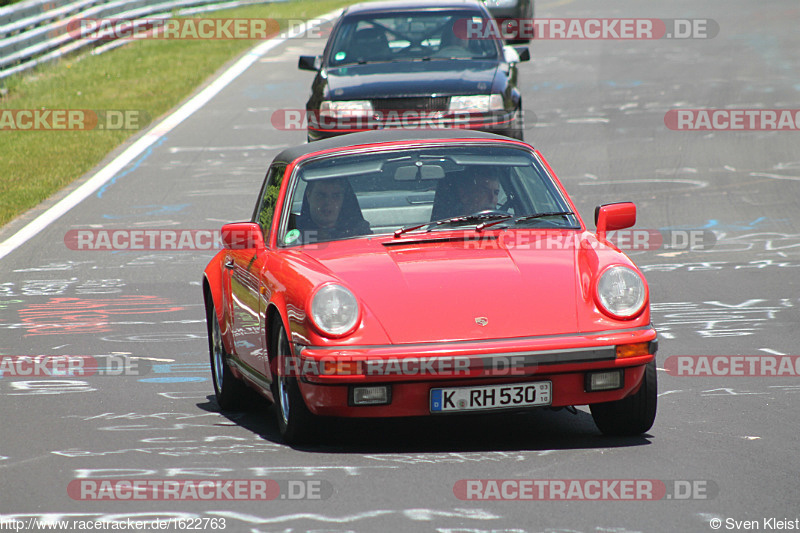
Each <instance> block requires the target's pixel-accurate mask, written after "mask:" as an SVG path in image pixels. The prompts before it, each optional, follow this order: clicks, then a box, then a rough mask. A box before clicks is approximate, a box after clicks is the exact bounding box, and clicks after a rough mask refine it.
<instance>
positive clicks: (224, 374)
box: [206, 303, 247, 411]
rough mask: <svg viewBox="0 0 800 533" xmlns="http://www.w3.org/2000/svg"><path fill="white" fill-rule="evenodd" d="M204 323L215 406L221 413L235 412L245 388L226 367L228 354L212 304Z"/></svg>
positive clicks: (241, 400)
mask: <svg viewBox="0 0 800 533" xmlns="http://www.w3.org/2000/svg"><path fill="white" fill-rule="evenodd" d="M206 323H207V324H208V351H209V355H210V357H211V378H212V381H213V382H214V395H215V396H216V397H217V404H219V406H220V408H221V409H222V410H223V411H230V410H235V409H237V408H240V407H242V404H243V403H244V402H243V398H244V395H245V394H246V392H247V387H246V386H245V384H244V383H242V382H241V381H239V380H238V379H236V377H235V376H234V375H233V372H231V369H230V367H229V366H228V353H227V351H226V350H225V345H224V344H223V342H222V331H221V330H220V327H219V319H218V318H217V313H216V311H215V310H214V304H213V303H211V304H210V305H209V306H208V316H206Z"/></svg>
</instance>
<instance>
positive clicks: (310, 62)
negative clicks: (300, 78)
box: [297, 56, 322, 72]
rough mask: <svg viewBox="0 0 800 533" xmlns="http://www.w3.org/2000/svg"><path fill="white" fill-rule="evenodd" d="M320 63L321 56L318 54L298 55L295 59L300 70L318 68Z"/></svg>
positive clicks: (315, 69)
mask: <svg viewBox="0 0 800 533" xmlns="http://www.w3.org/2000/svg"><path fill="white" fill-rule="evenodd" d="M321 65H322V58H321V57H320V56H300V59H299V60H298V61H297V68H299V69H300V70H313V71H315V72H316V71H317V70H319V68H320V66H321Z"/></svg>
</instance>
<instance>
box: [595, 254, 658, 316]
mask: <svg viewBox="0 0 800 533" xmlns="http://www.w3.org/2000/svg"><path fill="white" fill-rule="evenodd" d="M646 298H647V290H646V288H645V286H644V282H643V281H642V278H641V277H640V276H639V274H637V273H636V272H634V271H633V270H631V269H630V268H628V267H624V266H614V267H611V268H609V269H608V270H606V271H605V272H603V275H602V276H600V281H598V282H597V301H598V302H599V303H600V306H601V308H602V310H603V311H605V312H606V313H608V314H610V315H611V316H613V317H614V318H631V317H633V316H635V315H637V314H639V312H641V310H642V307H643V306H644V302H645V299H646Z"/></svg>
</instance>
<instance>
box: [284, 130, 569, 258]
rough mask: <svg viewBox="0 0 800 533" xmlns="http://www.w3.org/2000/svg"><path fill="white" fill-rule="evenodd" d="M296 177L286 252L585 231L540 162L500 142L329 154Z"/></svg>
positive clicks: (287, 222) (291, 188)
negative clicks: (404, 237)
mask: <svg viewBox="0 0 800 533" xmlns="http://www.w3.org/2000/svg"><path fill="white" fill-rule="evenodd" d="M291 179H292V181H291V183H290V185H289V194H288V195H287V201H288V202H289V204H288V205H289V206H290V213H289V214H288V215H287V214H284V217H283V219H284V223H283V224H282V225H281V228H282V231H281V232H280V233H279V235H278V239H279V240H278V242H279V243H281V244H282V245H284V246H293V245H299V244H308V243H311V242H322V241H332V240H340V239H347V238H353V237H361V236H365V235H382V234H394V235H399V234H402V233H405V232H410V231H419V232H430V231H438V230H445V229H447V230H453V229H464V230H470V231H473V230H474V229H475V227H476V226H478V225H480V224H483V225H484V227H486V226H497V227H524V228H560V229H579V228H580V223H579V222H578V219H577V217H576V215H575V214H574V213H572V211H571V208H570V205H569V203H568V202H567V201H566V199H565V198H564V196H563V194H562V193H561V191H560V190H559V189H558V187H557V186H556V184H555V183H554V181H553V179H552V178H551V177H550V175H549V174H548V173H547V172H546V171H545V169H544V168H543V166H542V164H541V163H540V162H539V161H538V160H537V159H536V157H534V155H533V154H532V153H531V152H530V151H527V150H524V149H520V148H514V147H508V146H501V145H498V144H495V145H489V144H480V145H479V144H474V145H461V146H452V145H451V146H439V147H414V148H402V149H397V148H395V149H391V150H386V151H377V152H375V151H371V152H366V153H356V154H351V155H341V154H335V155H328V156H324V157H319V158H315V159H312V160H309V161H307V162H305V163H303V164H301V165H299V166H298V168H297V169H296V170H295V172H294V173H293V175H292V178H291Z"/></svg>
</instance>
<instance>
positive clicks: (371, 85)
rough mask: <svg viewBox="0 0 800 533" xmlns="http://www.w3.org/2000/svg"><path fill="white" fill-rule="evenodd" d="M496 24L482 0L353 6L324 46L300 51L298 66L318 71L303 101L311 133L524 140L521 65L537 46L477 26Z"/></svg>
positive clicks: (417, 0)
mask: <svg viewBox="0 0 800 533" xmlns="http://www.w3.org/2000/svg"><path fill="white" fill-rule="evenodd" d="M492 23H493V17H492V16H491V15H490V13H489V12H488V11H487V9H486V7H485V6H484V5H483V4H482V3H480V2H478V1H476V0H412V1H410V2H409V1H405V2H397V1H383V2H370V3H364V4H357V5H354V6H351V7H349V8H347V9H346V10H345V11H344V13H343V14H342V16H341V17H340V18H339V20H338V21H337V22H336V24H335V26H334V28H333V30H332V32H331V36H330V38H329V39H328V43H327V45H326V46H325V51H324V53H323V55H322V56H301V57H300V61H299V65H298V66H299V68H301V69H304V70H314V71H316V72H317V75H316V77H315V78H314V82H313V85H312V92H311V98H310V99H309V100H308V103H307V104H306V110H307V120H308V139H309V140H317V139H322V138H326V137H331V136H334V135H339V134H342V133H349V132H354V131H365V130H371V129H385V128H405V129H431V128H451V127H453V128H467V129H475V130H481V131H488V132H493V133H500V134H503V135H507V136H510V137H514V138H517V139H522V129H523V124H522V98H521V96H520V92H519V90H518V89H517V84H516V82H517V64H518V63H519V62H521V61H527V60H528V59H530V54H529V52H528V49H527V47H524V46H522V47H511V46H505V45H504V43H503V41H502V40H501V39H500V38H498V37H497V36H496V34H495V35H489V36H487V32H481V31H471V29H473V28H485V27H486V25H487V24H492ZM489 33H491V32H489Z"/></svg>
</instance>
